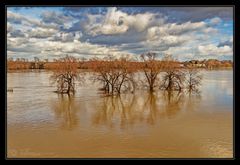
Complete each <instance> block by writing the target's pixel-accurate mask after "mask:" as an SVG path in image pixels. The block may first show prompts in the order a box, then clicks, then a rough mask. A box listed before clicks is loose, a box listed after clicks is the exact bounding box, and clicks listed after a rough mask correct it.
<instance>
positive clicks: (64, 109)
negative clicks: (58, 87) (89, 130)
mask: <svg viewBox="0 0 240 165" xmlns="http://www.w3.org/2000/svg"><path fill="white" fill-rule="evenodd" d="M53 110H54V114H55V116H56V118H57V119H58V120H59V121H60V127H61V128H62V129H67V130H71V129H73V128H75V127H76V126H77V125H78V117H77V115H76V110H77V107H76V105H75V98H74V95H73V96H72V95H62V94H59V95H58V101H56V102H54V103H53Z"/></svg>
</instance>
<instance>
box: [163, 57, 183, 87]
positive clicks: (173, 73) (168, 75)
mask: <svg viewBox="0 0 240 165" xmlns="http://www.w3.org/2000/svg"><path fill="white" fill-rule="evenodd" d="M163 63H164V75H163V80H162V84H161V86H160V88H161V89H165V90H168V91H171V90H178V91H181V90H182V88H183V85H184V84H183V83H184V79H185V74H184V72H183V71H182V70H181V69H180V68H179V65H178V64H179V63H178V62H177V61H176V60H174V59H173V57H172V56H171V55H165V56H164V58H163Z"/></svg>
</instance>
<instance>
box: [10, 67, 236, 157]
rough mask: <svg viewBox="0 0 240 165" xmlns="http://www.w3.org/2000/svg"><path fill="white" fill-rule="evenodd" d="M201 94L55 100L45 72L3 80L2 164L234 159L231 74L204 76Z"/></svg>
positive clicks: (82, 94)
mask: <svg viewBox="0 0 240 165" xmlns="http://www.w3.org/2000/svg"><path fill="white" fill-rule="evenodd" d="M202 73H203V81H202V86H201V88H200V91H201V93H199V94H189V93H180V94H179V93H176V92H172V93H168V92H163V91H157V92H155V93H153V94H149V93H148V92H147V91H146V90H143V89H142V90H137V91H136V92H135V93H126V94H121V95H120V96H114V97H110V96H109V97H103V96H102V95H101V94H100V93H99V91H98V90H97V89H98V88H99V87H100V86H98V85H94V84H92V83H90V82H86V83H85V84H81V85H78V87H77V92H76V94H75V95H74V96H72V97H68V96H67V95H63V96H62V95H58V94H56V93H54V92H53V91H55V90H56V88H55V86H53V85H51V84H50V82H49V76H50V75H51V72H49V71H33V72H30V71H27V72H11V73H7V88H12V89H13V92H7V157H8V158H129V157H134V158H150V157H155V158H232V157H233V71H232V70H218V71H202Z"/></svg>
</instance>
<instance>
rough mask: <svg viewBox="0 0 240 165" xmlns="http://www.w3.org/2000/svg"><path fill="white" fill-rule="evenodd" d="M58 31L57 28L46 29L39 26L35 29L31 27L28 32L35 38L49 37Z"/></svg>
mask: <svg viewBox="0 0 240 165" xmlns="http://www.w3.org/2000/svg"><path fill="white" fill-rule="evenodd" d="M55 33H57V30H56V29H49V28H48V29H46V28H41V27H37V28H34V29H30V30H28V32H27V35H28V37H34V38H48V37H51V36H52V35H53V34H55Z"/></svg>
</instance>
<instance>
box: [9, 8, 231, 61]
mask: <svg viewBox="0 0 240 165" xmlns="http://www.w3.org/2000/svg"><path fill="white" fill-rule="evenodd" d="M147 52H154V53H156V54H157V55H159V56H158V57H159V58H160V57H162V56H163V55H165V54H171V55H172V56H173V57H174V58H175V59H178V60H180V61H186V60H192V59H197V60H203V59H219V60H233V8H232V7H121V6H120V7H113V6H112V7H8V8H7V57H8V58H14V59H16V58H27V59H29V60H32V59H33V58H34V57H38V58H40V59H50V60H52V59H54V58H60V57H64V56H66V55H71V56H74V57H77V58H85V59H89V58H96V57H97V58H104V57H106V56H109V55H110V56H114V57H116V58H119V57H130V58H132V59H134V60H138V59H139V57H140V55H141V54H143V53H147Z"/></svg>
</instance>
